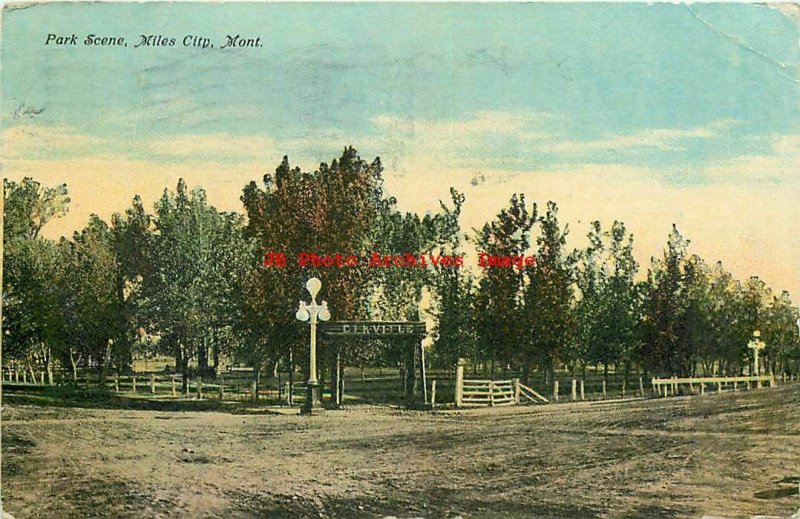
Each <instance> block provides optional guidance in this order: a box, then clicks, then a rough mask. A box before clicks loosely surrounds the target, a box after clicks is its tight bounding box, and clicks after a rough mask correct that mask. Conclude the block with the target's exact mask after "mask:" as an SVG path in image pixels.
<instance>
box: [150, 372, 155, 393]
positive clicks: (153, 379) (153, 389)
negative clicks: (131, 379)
mask: <svg viewBox="0 0 800 519" xmlns="http://www.w3.org/2000/svg"><path fill="white" fill-rule="evenodd" d="M150 393H151V394H153V395H155V394H156V376H155V375H153V374H152V373H151V374H150Z"/></svg>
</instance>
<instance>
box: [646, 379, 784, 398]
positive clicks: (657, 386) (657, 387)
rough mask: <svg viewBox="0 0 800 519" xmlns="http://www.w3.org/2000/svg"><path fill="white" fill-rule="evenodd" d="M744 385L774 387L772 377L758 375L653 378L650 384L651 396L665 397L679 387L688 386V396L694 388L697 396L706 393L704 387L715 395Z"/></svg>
mask: <svg viewBox="0 0 800 519" xmlns="http://www.w3.org/2000/svg"><path fill="white" fill-rule="evenodd" d="M740 383H743V384H745V387H746V388H747V389H750V384H751V383H755V385H756V387H758V388H760V387H761V384H762V383H768V384H769V387H776V386H777V383H776V381H775V376H774V375H758V376H742V377H690V378H686V377H671V378H653V379H652V380H651V384H652V386H653V396H654V397H657V396H662V397H667V396H669V395H670V394H671V395H677V394H679V393H680V386H688V390H689V394H690V395H691V394H694V393H695V386H697V388H698V392H699V394H701V395H703V394H705V392H706V385H707V384H708V385H710V386H711V387H712V388H713V387H714V386H716V389H717V393H722V391H723V390H724V389H725V387H727V388H728V389H729V390H730V389H732V390H733V391H738V390H739V384H740Z"/></svg>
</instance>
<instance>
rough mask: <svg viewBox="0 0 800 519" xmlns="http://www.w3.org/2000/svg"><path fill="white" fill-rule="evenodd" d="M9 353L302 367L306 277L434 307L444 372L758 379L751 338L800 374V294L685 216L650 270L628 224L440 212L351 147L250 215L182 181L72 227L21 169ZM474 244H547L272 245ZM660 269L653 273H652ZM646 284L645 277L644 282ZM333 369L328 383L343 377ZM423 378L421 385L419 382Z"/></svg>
mask: <svg viewBox="0 0 800 519" xmlns="http://www.w3.org/2000/svg"><path fill="white" fill-rule="evenodd" d="M4 202H5V206H4V222H3V230H4V236H3V250H4V254H3V261H4V276H3V355H4V361H5V362H6V363H7V364H8V363H9V362H13V363H16V364H17V365H21V366H24V367H26V368H27V369H29V370H30V371H31V375H32V376H33V377H34V378H35V377H36V374H35V373H36V372H38V371H39V370H40V369H43V370H44V371H45V373H47V376H48V377H49V378H50V379H51V380H50V381H51V382H52V373H53V370H54V368H55V367H61V368H66V369H67V370H68V371H69V372H71V373H72V376H73V378H77V376H78V370H79V368H81V367H91V368H93V369H94V370H95V371H96V373H97V376H98V378H99V379H100V380H101V381H102V380H103V379H104V378H105V377H107V376H108V375H109V374H110V373H112V372H126V371H129V370H130V369H131V367H132V363H133V359H134V358H135V357H137V356H142V355H169V356H171V357H173V358H174V359H175V367H176V370H177V371H178V372H180V373H181V374H182V379H183V388H184V390H186V388H187V387H188V384H187V382H188V377H189V376H190V375H192V374H193V372H194V371H195V370H196V371H197V372H198V374H199V375H211V374H213V372H214V370H215V369H216V368H217V367H218V366H219V365H220V359H221V358H223V359H228V360H231V361H233V362H237V363H241V364H245V365H248V366H252V367H253V368H254V370H255V373H256V379H257V378H258V376H259V373H260V372H261V370H263V369H272V370H277V369H281V370H285V371H288V372H289V373H295V372H296V371H297V370H298V369H300V368H306V369H307V367H306V361H307V359H306V356H307V355H305V351H306V348H307V340H308V338H307V334H308V330H307V327H304V326H303V324H302V323H298V322H297V321H296V320H295V318H294V313H295V311H296V309H297V308H296V307H297V305H298V301H299V300H300V299H306V298H307V294H306V293H305V288H304V286H305V282H306V280H307V279H308V278H310V277H312V276H317V277H320V278H321V279H322V280H323V291H322V293H321V294H320V296H319V298H318V299H320V300H322V299H324V300H327V301H328V304H329V307H330V308H331V312H332V313H333V315H334V319H341V320H355V319H385V320H390V319H391V320H419V319H420V318H421V317H422V316H421V314H420V303H421V302H422V301H423V299H425V297H426V295H427V297H428V298H429V299H430V300H431V301H432V302H433V303H432V309H431V313H432V315H433V318H434V322H435V325H434V329H433V337H434V341H433V346H432V350H431V351H430V352H429V353H430V355H429V359H430V361H431V362H433V363H434V364H436V365H438V366H439V367H442V368H447V367H451V366H453V365H454V364H455V363H456V361H457V359H459V358H465V359H468V360H469V361H470V362H471V363H472V364H473V365H481V366H483V367H484V368H485V369H487V370H491V371H492V372H493V373H494V372H496V371H498V370H499V371H506V372H507V371H509V370H513V371H515V372H518V373H520V376H521V377H522V378H523V379H525V380H528V381H530V380H531V379H532V378H533V377H534V376H541V377H543V378H544V379H545V381H549V380H552V378H553V377H554V376H555V372H556V371H557V370H559V369H563V368H566V369H569V370H571V371H572V372H573V373H576V372H578V371H584V372H585V370H586V369H587V367H590V366H594V367H598V366H599V367H601V368H603V371H604V373H605V374H606V375H608V373H609V372H610V371H613V373H615V374H618V373H624V374H625V375H627V374H629V373H630V372H633V371H635V372H638V373H644V374H653V375H656V374H658V375H672V374H675V375H693V374H700V373H702V374H711V373H715V374H738V373H742V372H745V371H747V370H748V369H750V356H749V350H748V349H747V342H748V340H749V339H750V338H751V336H752V333H753V331H754V330H756V329H758V330H760V331H761V332H762V338H763V340H764V341H765V342H766V344H767V349H766V350H764V352H762V355H763V356H764V358H765V359H766V364H762V365H766V366H767V369H769V370H770V371H771V372H773V373H776V374H777V373H781V372H793V373H797V372H798V370H800V337H798V324H797V320H798V311H797V308H796V307H795V306H794V305H793V303H792V301H791V299H790V297H789V294H788V293H787V292H785V291H783V292H781V293H780V294H777V293H773V292H772V290H771V289H770V288H769V287H767V286H766V285H765V284H764V283H763V282H762V281H761V280H759V279H758V278H756V277H752V278H750V279H748V280H745V281H739V280H736V279H734V278H733V276H731V274H730V273H729V272H727V271H726V270H725V269H724V268H723V266H722V264H721V263H719V262H718V263H708V262H706V261H705V260H703V259H702V258H700V257H698V256H697V255H694V254H690V253H689V250H688V247H689V242H688V240H686V239H685V238H684V237H683V236H682V235H681V234H680V232H679V231H678V229H677V228H675V227H674V226H673V229H672V231H671V232H670V234H669V236H668V238H667V243H666V246H665V249H664V253H663V256H661V257H658V258H653V259H652V260H651V262H650V265H649V266H648V267H647V270H646V276H640V275H639V268H640V266H639V265H638V264H637V262H636V260H635V259H634V255H633V236H632V235H631V234H630V233H629V232H628V231H627V230H626V227H625V225H624V223H622V222H617V221H615V222H613V223H611V224H610V225H607V226H603V224H601V223H600V222H592V224H591V225H590V227H589V231H588V243H589V245H588V246H587V247H585V248H583V249H573V250H570V249H569V248H568V246H567V236H568V234H569V230H568V228H567V226H565V225H562V224H561V223H560V222H559V219H558V207H557V205H556V203H555V202H548V203H547V204H546V205H545V206H544V207H542V208H541V209H540V208H539V207H538V206H537V204H529V203H528V202H527V200H526V198H525V196H524V195H522V194H518V195H514V196H513V197H512V198H511V200H510V202H509V205H508V207H506V208H503V209H502V210H501V211H500V212H499V213H498V214H497V216H496V217H495V218H493V219H492V220H491V221H489V222H487V223H486V224H485V225H484V226H483V227H481V228H480V229H472V230H469V231H466V232H465V231H464V230H462V228H461V225H460V221H459V220H460V215H461V210H462V207H463V205H464V204H465V203H466V200H465V197H464V195H463V194H462V193H459V192H458V191H456V190H455V189H451V198H450V200H447V201H446V202H442V203H441V204H440V208H439V210H438V211H437V212H435V213H432V212H430V213H427V214H425V215H422V216H420V215H418V214H415V213H410V212H402V211H400V210H398V208H397V200H395V199H394V198H393V197H390V196H387V195H386V193H385V192H384V188H383V168H382V165H381V162H380V159H377V158H376V159H375V160H373V161H371V162H369V161H366V160H364V159H362V158H361V157H360V156H359V155H358V154H357V152H356V150H354V149H353V148H351V147H348V148H346V149H344V151H343V153H342V155H341V156H340V157H338V158H336V159H334V160H333V161H331V162H330V164H326V163H323V164H320V166H319V168H318V169H317V170H315V171H313V172H306V171H302V170H300V168H297V167H292V166H291V165H290V163H289V161H288V159H287V158H285V157H284V160H283V161H282V162H281V164H280V165H279V166H278V167H277V169H276V170H275V173H274V174H267V175H265V176H264V177H263V179H262V181H261V182H260V183H259V182H255V181H253V182H250V183H249V184H247V185H246V186H244V189H243V191H242V195H241V202H242V204H243V208H244V212H243V213H236V212H225V211H219V210H217V209H216V208H214V207H213V206H211V205H210V204H209V203H208V200H207V197H206V193H205V192H204V191H203V190H202V189H201V188H194V189H190V188H189V187H188V186H187V185H186V183H185V182H184V181H183V180H181V181H179V182H178V184H177V186H176V187H175V189H174V190H171V189H168V188H167V189H165V190H164V192H163V195H162V196H161V198H160V199H159V200H158V201H157V202H156V203H155V205H154V207H153V210H152V212H150V211H148V210H147V209H146V208H145V207H144V204H143V203H142V200H141V198H140V197H139V196H135V197H134V198H133V200H132V202H131V205H130V207H129V208H128V209H127V210H126V211H125V212H124V213H122V214H114V215H113V216H112V217H111V219H110V222H105V221H103V220H102V219H101V218H99V217H97V216H95V215H93V216H91V217H90V219H89V221H88V223H87V224H86V226H85V227H84V229H82V230H80V231H77V232H75V233H74V234H73V236H72V237H71V238H65V237H62V238H61V239H60V240H49V239H46V238H43V237H42V236H41V230H42V228H43V227H44V226H45V225H46V224H47V223H48V222H50V221H52V220H53V219H55V218H58V217H60V216H63V215H64V214H66V212H67V211H68V208H69V203H70V199H69V195H68V190H67V186H66V185H60V186H55V187H48V186H42V185H41V184H40V183H38V182H36V181H35V180H33V179H30V178H26V179H23V180H22V181H20V182H14V181H9V180H7V179H5V180H4ZM466 243H471V244H472V245H473V246H474V248H475V249H476V250H479V251H482V252H486V253H488V254H493V255H502V256H521V255H526V254H535V255H536V258H537V262H536V265H535V266H534V265H527V266H521V268H516V267H515V268H483V269H479V270H477V271H472V270H469V269H464V268H455V267H432V266H429V267H427V268H369V266H368V265H366V264H359V265H357V266H354V267H350V268H318V267H300V266H298V265H297V264H296V263H294V262H291V261H290V262H287V264H286V266H285V267H283V268H264V267H263V266H261V261H262V257H263V255H264V253H265V252H269V251H275V252H282V253H284V254H286V256H287V257H289V258H293V257H296V256H297V254H299V253H300V252H306V251H313V252H316V253H318V254H320V255H323V254H324V255H333V254H336V253H346V254H354V255H357V256H359V257H364V256H367V255H368V254H369V253H371V252H379V253H381V254H385V255H402V254H405V253H407V252H412V253H420V254H421V253H431V254H440V255H456V256H457V255H463V253H464V248H465V244H466ZM642 274H645V272H643V273H642ZM640 278H642V279H640ZM320 357H321V359H322V360H323V361H322V365H323V366H325V368H326V369H323V370H322V373H321V376H322V379H323V380H325V379H326V378H327V381H328V383H330V384H331V387H338V384H337V381H338V378H339V376H340V373H341V369H342V366H344V365H350V366H362V367H365V366H377V365H381V366H396V367H400V368H402V369H404V370H405V371H406V373H407V374H409V375H410V374H411V373H413V372H414V369H415V366H416V365H418V363H419V361H420V359H419V352H418V348H417V347H415V344H414V343H413V341H411V342H409V341H408V340H402V339H397V340H391V341H388V340H363V339H357V338H353V339H346V340H336V341H323V342H322V343H321V351H320ZM326 373H327V377H326V376H325V375H326ZM408 380H413V377H409V378H408Z"/></svg>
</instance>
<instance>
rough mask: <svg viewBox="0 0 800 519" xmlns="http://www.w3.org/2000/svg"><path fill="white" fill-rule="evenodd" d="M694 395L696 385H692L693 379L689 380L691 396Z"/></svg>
mask: <svg viewBox="0 0 800 519" xmlns="http://www.w3.org/2000/svg"><path fill="white" fill-rule="evenodd" d="M693 394H694V384H692V379H689V395H690V396H691V395H693Z"/></svg>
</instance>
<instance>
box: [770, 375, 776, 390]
mask: <svg viewBox="0 0 800 519" xmlns="http://www.w3.org/2000/svg"><path fill="white" fill-rule="evenodd" d="M777 385H778V384H777V382H775V375H772V376H770V377H769V387H777Z"/></svg>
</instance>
